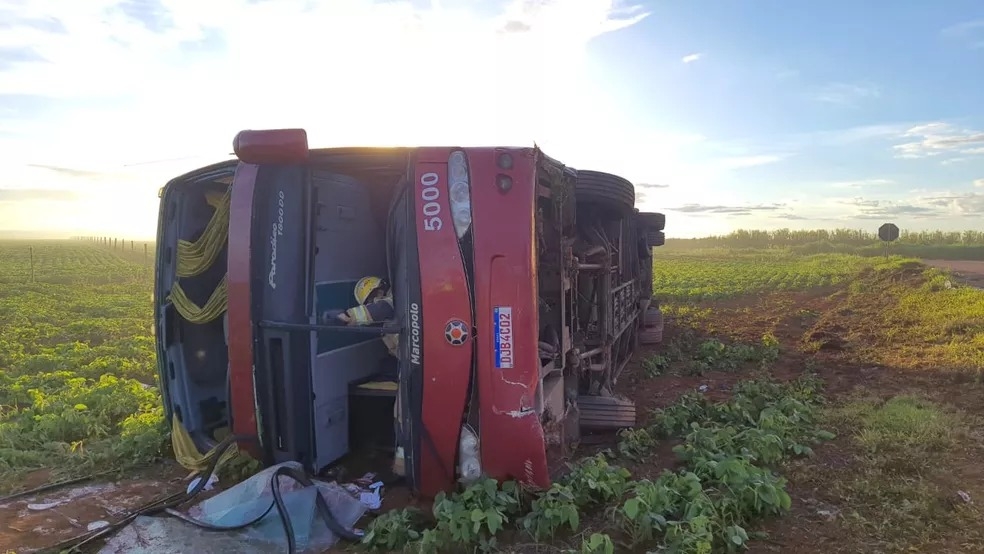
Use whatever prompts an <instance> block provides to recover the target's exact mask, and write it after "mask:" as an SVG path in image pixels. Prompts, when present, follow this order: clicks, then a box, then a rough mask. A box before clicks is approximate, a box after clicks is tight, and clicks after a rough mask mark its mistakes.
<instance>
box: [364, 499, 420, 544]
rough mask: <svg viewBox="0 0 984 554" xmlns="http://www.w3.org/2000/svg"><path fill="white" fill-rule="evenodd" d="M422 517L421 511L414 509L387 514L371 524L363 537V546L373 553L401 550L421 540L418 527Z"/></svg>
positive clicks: (393, 511)
mask: <svg viewBox="0 0 984 554" xmlns="http://www.w3.org/2000/svg"><path fill="white" fill-rule="evenodd" d="M422 515H423V514H422V513H421V512H420V510H417V509H414V508H404V509H402V510H391V511H389V512H386V513H385V514H382V515H381V516H379V517H377V518H376V519H374V520H373V522H372V523H370V524H369V528H368V529H366V533H365V535H363V536H362V545H363V546H364V547H365V548H366V549H368V550H372V551H380V552H391V551H394V550H400V549H402V548H403V547H404V546H406V545H407V544H409V543H411V542H414V541H416V540H419V539H420V538H421V532H420V531H419V530H418V527H419V525H420V522H421V519H422Z"/></svg>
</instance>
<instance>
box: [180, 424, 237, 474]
mask: <svg viewBox="0 0 984 554" xmlns="http://www.w3.org/2000/svg"><path fill="white" fill-rule="evenodd" d="M171 448H172V449H173V450H174V459H175V460H177V461H178V463H179V464H181V467H183V468H185V469H190V470H192V471H205V470H206V469H208V464H209V462H211V461H212V458H214V457H215V448H213V449H212V450H209V451H208V452H206V453H205V454H202V453H201V452H199V451H198V447H196V446H195V442H194V441H193V440H191V435H189V434H188V431H187V430H186V429H185V427H184V425H182V424H181V420H179V419H178V416H177V414H175V415H174V416H173V417H172V418H171ZM238 456H245V454H243V453H242V452H240V451H239V448H238V447H237V446H236V445H232V446H230V447H229V449H228V450H226V451H225V452H224V453H223V454H222V457H220V458H219V461H218V462H216V465H215V471H216V472H218V471H219V468H221V467H222V466H224V465H225V464H226V463H228V462H229V461H230V460H232V459H233V458H236V457H238ZM205 479H208V477H205Z"/></svg>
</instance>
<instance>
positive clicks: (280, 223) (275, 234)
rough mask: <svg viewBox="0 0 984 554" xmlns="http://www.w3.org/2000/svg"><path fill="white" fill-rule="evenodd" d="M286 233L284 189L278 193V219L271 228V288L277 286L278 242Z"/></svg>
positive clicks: (269, 276) (269, 280) (269, 279)
mask: <svg viewBox="0 0 984 554" xmlns="http://www.w3.org/2000/svg"><path fill="white" fill-rule="evenodd" d="M283 234H284V191H283V190H280V191H279V192H278V193H277V220H276V221H274V222H273V226H272V228H271V229H270V274H269V275H268V276H267V282H268V283H270V288H272V289H276V288H277V242H278V241H279V238H280V237H281V236H282V235H283Z"/></svg>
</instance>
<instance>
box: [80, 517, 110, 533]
mask: <svg viewBox="0 0 984 554" xmlns="http://www.w3.org/2000/svg"><path fill="white" fill-rule="evenodd" d="M103 527H109V522H108V521H106V520H104V519H100V520H99V521H93V522H92V523H90V524H89V525H86V526H85V528H86V529H87V530H89V531H95V530H96V529H102V528H103Z"/></svg>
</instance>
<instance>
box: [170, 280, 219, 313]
mask: <svg viewBox="0 0 984 554" xmlns="http://www.w3.org/2000/svg"><path fill="white" fill-rule="evenodd" d="M228 293H229V291H228V288H227V285H226V278H225V277H222V281H221V282H219V285H218V286H217V287H215V290H214V291H212V296H209V297H208V301H206V302H205V305H204V306H198V304H195V303H194V301H192V300H191V299H190V298H188V296H187V295H186V294H185V292H184V289H182V288H181V285H180V284H178V283H174V285H173V286H172V287H171V294H169V295H168V299H169V300H170V301H171V303H172V304H174V308H175V309H176V310H178V313H179V314H180V315H181V317H183V318H185V319H186V320H187V321H190V322H191V323H198V324H202V323H208V322H210V321H213V320H215V319H218V318H219V316H221V315H222V314H223V313H224V312H225V311H226V306H227V304H228V298H229V297H228Z"/></svg>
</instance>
